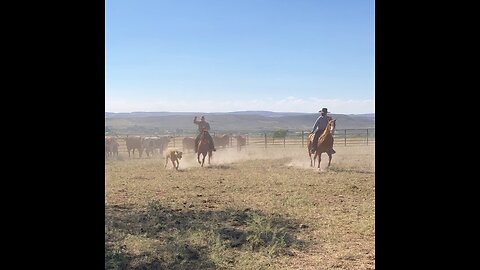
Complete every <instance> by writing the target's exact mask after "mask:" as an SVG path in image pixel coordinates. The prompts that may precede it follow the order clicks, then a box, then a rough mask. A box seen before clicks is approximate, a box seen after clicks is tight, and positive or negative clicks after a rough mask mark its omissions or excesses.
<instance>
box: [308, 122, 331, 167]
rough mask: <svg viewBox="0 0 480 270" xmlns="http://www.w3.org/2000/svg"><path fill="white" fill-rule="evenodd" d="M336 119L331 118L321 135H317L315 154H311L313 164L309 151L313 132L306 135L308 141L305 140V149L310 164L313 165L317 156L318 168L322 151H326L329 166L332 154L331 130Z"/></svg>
mask: <svg viewBox="0 0 480 270" xmlns="http://www.w3.org/2000/svg"><path fill="white" fill-rule="evenodd" d="M335 121H336V119H332V120H330V121H328V124H327V127H326V128H325V130H324V131H323V133H322V135H320V137H318V142H317V147H316V149H315V150H316V151H315V154H314V156H313V164H312V154H311V153H310V150H309V149H310V145H311V144H312V142H313V137H314V135H315V134H314V133H311V134H310V135H308V142H307V150H308V155H309V156H310V166H312V167H315V160H316V159H317V156H318V169H320V161H321V160H322V158H321V156H322V153H327V155H328V166H327V167H330V163H331V162H332V154H333V153H334V151H333V135H332V130H333V127H334V123H335Z"/></svg>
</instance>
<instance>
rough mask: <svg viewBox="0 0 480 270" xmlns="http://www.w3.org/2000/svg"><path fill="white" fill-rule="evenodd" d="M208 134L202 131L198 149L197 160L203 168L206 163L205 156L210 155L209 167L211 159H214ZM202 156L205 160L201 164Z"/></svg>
mask: <svg viewBox="0 0 480 270" xmlns="http://www.w3.org/2000/svg"><path fill="white" fill-rule="evenodd" d="M206 133H208V131H206V130H204V131H202V134H201V135H200V139H199V140H198V148H197V160H198V163H199V164H202V167H203V163H205V156H206V155H207V153H208V164H209V165H210V158H211V157H212V148H211V145H210V143H209V142H208V140H207V138H206ZM200 154H202V155H203V159H202V161H201V162H200Z"/></svg>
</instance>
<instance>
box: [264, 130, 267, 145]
mask: <svg viewBox="0 0 480 270" xmlns="http://www.w3.org/2000/svg"><path fill="white" fill-rule="evenodd" d="M264 135H265V149H266V148H267V133H264Z"/></svg>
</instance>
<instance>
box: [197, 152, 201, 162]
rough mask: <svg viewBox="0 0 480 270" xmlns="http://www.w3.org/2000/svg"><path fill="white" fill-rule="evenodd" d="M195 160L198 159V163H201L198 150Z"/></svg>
mask: <svg viewBox="0 0 480 270" xmlns="http://www.w3.org/2000/svg"><path fill="white" fill-rule="evenodd" d="M197 161H198V164H202V162H200V152H197Z"/></svg>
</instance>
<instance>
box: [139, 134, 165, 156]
mask: <svg viewBox="0 0 480 270" xmlns="http://www.w3.org/2000/svg"><path fill="white" fill-rule="evenodd" d="M170 138H171V136H162V137H145V138H143V142H142V144H143V148H144V149H145V153H146V154H147V157H149V156H150V153H152V155H153V153H154V152H155V150H156V149H158V151H159V153H160V154H161V153H163V150H164V149H165V148H166V147H167V146H168V143H169V142H170Z"/></svg>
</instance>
